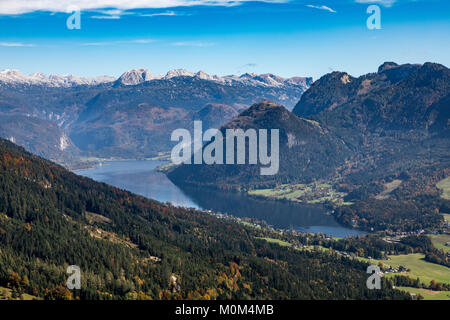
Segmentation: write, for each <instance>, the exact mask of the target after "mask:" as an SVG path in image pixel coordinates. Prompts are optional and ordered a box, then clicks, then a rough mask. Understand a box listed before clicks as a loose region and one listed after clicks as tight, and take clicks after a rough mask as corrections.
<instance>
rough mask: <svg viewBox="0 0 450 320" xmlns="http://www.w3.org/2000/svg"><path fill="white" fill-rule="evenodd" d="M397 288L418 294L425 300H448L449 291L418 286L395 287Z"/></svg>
mask: <svg viewBox="0 0 450 320" xmlns="http://www.w3.org/2000/svg"><path fill="white" fill-rule="evenodd" d="M397 289H399V290H402V291H406V292H409V293H415V294H420V295H421V296H422V297H424V299H425V300H450V291H431V290H427V289H420V288H410V287H397Z"/></svg>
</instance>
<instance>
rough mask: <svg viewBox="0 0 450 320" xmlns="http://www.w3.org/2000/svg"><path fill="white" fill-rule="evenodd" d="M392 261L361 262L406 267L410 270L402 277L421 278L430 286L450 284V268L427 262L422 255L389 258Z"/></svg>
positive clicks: (388, 275) (392, 274)
mask: <svg viewBox="0 0 450 320" xmlns="http://www.w3.org/2000/svg"><path fill="white" fill-rule="evenodd" d="M389 258H391V260H368V259H364V258H361V259H360V260H363V261H366V262H369V263H375V264H378V262H380V261H381V262H382V263H383V264H384V265H385V266H392V267H399V266H404V267H405V268H407V269H410V271H409V272H403V273H401V274H402V275H405V276H409V277H410V278H412V279H416V278H419V279H420V281H421V282H422V283H424V284H426V285H429V284H430V281H431V280H436V281H437V282H442V283H450V268H447V267H444V266H441V265H439V264H435V263H431V262H427V261H425V260H424V259H423V258H424V255H423V254H420V253H414V254H408V255H398V256H389ZM394 275H396V273H388V274H386V276H387V277H392V276H394Z"/></svg>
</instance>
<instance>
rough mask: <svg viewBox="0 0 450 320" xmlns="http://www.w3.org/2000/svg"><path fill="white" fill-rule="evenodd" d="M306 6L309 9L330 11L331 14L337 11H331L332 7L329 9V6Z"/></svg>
mask: <svg viewBox="0 0 450 320" xmlns="http://www.w3.org/2000/svg"><path fill="white" fill-rule="evenodd" d="M306 6H307V7H309V8H314V9H320V10H326V11H329V12H333V13H336V11H335V10H333V9H331V8H330V7H327V6H315V5H312V4H307V5H306Z"/></svg>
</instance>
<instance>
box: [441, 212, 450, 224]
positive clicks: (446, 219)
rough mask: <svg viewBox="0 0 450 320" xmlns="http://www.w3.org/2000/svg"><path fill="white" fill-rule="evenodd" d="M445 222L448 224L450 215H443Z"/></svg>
mask: <svg viewBox="0 0 450 320" xmlns="http://www.w3.org/2000/svg"><path fill="white" fill-rule="evenodd" d="M442 215H443V216H444V219H445V221H447V222H450V213H443V214H442Z"/></svg>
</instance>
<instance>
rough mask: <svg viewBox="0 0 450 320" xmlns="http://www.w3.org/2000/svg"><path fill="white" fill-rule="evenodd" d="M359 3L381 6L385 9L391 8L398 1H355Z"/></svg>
mask: <svg viewBox="0 0 450 320" xmlns="http://www.w3.org/2000/svg"><path fill="white" fill-rule="evenodd" d="M355 1H356V2H358V3H367V4H376V3H377V4H381V5H383V6H385V7H391V6H392V5H393V4H394V3H395V2H397V0H355Z"/></svg>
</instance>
